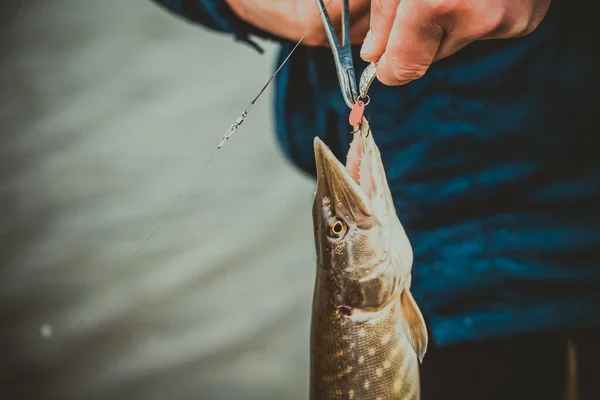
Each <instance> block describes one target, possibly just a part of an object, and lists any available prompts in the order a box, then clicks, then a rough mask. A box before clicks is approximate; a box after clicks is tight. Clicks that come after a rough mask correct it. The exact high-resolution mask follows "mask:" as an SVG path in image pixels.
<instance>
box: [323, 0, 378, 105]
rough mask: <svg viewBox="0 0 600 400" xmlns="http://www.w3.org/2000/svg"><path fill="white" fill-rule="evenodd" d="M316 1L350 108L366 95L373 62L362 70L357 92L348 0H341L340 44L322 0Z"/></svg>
mask: <svg viewBox="0 0 600 400" xmlns="http://www.w3.org/2000/svg"><path fill="white" fill-rule="evenodd" d="M316 1H317V5H318V6H319V10H320V11H321V17H322V18H323V24H324V25H325V32H326V33H327V38H328V39H329V44H330V46H331V50H332V51H333V58H334V60H335V66H336V69H337V75H338V79H339V81H340V87H341V90H342V95H343V97H344V101H345V102H346V104H347V105H348V107H350V108H351V109H352V108H353V107H354V105H355V104H356V103H357V102H358V101H359V100H360V99H361V98H365V97H368V96H367V91H368V90H369V86H370V85H371V83H372V82H373V79H374V78H375V73H376V67H375V63H371V64H369V66H367V68H366V69H365V71H364V72H363V74H362V76H361V78H360V92H359V89H358V88H357V85H356V75H355V74H354V63H353V62H352V48H351V44H350V5H349V0H342V1H343V3H344V5H343V10H342V44H340V42H339V40H338V37H337V33H336V32H335V29H334V28H333V25H332V23H331V19H330V18H329V14H328V13H327V10H326V8H325V7H326V6H325V4H324V2H323V0H316ZM331 1H332V0H329V1H328V2H327V4H329V3H331Z"/></svg>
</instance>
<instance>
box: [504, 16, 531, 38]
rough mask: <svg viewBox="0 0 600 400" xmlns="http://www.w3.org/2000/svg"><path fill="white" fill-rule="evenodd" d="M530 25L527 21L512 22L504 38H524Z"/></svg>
mask: <svg viewBox="0 0 600 400" xmlns="http://www.w3.org/2000/svg"><path fill="white" fill-rule="evenodd" d="M529 26H530V23H529V19H525V18H519V19H517V20H516V21H514V22H513V23H512V25H511V27H510V28H509V29H508V31H507V33H506V36H508V37H519V36H524V35H526V34H527V33H526V32H527V30H528V29H529Z"/></svg>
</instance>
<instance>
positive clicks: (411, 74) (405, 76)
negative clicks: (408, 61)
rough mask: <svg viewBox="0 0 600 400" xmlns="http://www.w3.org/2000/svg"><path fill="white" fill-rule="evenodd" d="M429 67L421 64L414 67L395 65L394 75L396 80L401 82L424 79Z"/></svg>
mask: <svg viewBox="0 0 600 400" xmlns="http://www.w3.org/2000/svg"><path fill="white" fill-rule="evenodd" d="M427 69H428V67H427V66H426V65H421V64H413V65H393V66H392V74H393V76H394V79H396V80H397V81H399V82H409V81H414V80H416V79H419V78H422V77H423V75H425V73H426V72H427Z"/></svg>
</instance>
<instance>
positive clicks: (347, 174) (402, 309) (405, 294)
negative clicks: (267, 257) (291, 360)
mask: <svg viewBox="0 0 600 400" xmlns="http://www.w3.org/2000/svg"><path fill="white" fill-rule="evenodd" d="M356 128H357V129H356V131H355V133H354V138H353V141H352V144H351V147H350V152H349V154H348V159H347V163H346V166H344V165H343V164H342V163H340V162H339V161H338V160H337V158H336V157H335V156H334V155H333V153H332V152H331V151H330V150H329V148H327V146H326V145H325V144H324V143H323V142H322V141H321V140H320V139H319V138H315V142H314V147H315V162H316V166H317V189H316V192H315V198H314V203H313V227H314V235H315V236H314V239H315V247H316V253H317V271H316V281H315V289H314V296H313V309H312V320H311V339H310V341H311V343H310V348H311V350H310V353H311V355H310V368H311V370H310V399H311V400H329V399H336V400H342V399H350V400H351V399H357V400H358V399H360V400H389V399H401V400H405V399H419V398H420V382H419V362H420V361H421V360H422V358H423V356H424V355H425V352H426V349H427V342H428V337H427V330H426V327H425V323H424V320H423V317H422V315H421V312H420V310H419V308H418V306H417V304H416V303H415V301H414V299H413V297H412V295H411V294H410V284H411V269H412V262H413V253H412V248H411V245H410V242H409V240H408V238H407V236H406V233H405V232H404V229H403V227H402V225H401V223H400V221H399V219H398V217H397V214H396V210H395V208H394V203H393V200H392V196H391V193H390V190H389V187H388V184H387V179H386V176H385V172H384V169H383V164H382V162H381V157H380V154H379V150H378V148H377V146H376V144H375V142H374V140H373V135H372V134H371V132H370V128H369V125H368V122H367V120H366V119H365V118H363V119H362V122H361V123H360V124H359V125H358V127H356Z"/></svg>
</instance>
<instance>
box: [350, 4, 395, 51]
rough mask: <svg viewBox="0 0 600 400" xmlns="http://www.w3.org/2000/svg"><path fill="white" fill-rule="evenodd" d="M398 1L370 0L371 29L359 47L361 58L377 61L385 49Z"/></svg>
mask: <svg viewBox="0 0 600 400" xmlns="http://www.w3.org/2000/svg"><path fill="white" fill-rule="evenodd" d="M399 3H400V0H372V1H371V23H370V28H371V29H370V30H369V32H368V33H367V37H366V38H365V41H364V43H363V45H362V48H361V49H360V56H361V57H362V59H363V60H365V61H377V60H379V58H380V57H381V55H382V54H383V52H384V51H385V47H386V44H387V41H388V38H389V36H390V32H391V30H392V26H393V25H394V18H395V17H396V9H397V8H398V4H399Z"/></svg>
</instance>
